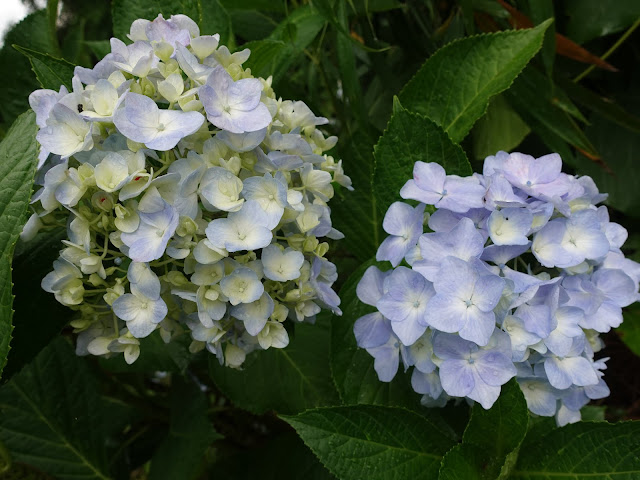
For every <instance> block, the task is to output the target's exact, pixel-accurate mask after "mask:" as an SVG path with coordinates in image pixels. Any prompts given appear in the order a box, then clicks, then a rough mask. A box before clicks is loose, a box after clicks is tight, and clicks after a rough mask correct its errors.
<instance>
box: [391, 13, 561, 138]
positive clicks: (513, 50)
mask: <svg viewBox="0 0 640 480" xmlns="http://www.w3.org/2000/svg"><path fill="white" fill-rule="evenodd" d="M550 24H551V22H550V21H546V22H543V23H542V24H540V25H539V26H538V27H536V28H532V29H527V30H510V31H504V32H498V33H492V34H485V35H478V36H474V37H468V38H464V39H462V40H459V41H455V42H452V43H450V44H448V45H446V46H445V47H443V48H441V49H440V50H438V51H437V52H436V53H435V54H434V55H433V56H431V57H430V58H429V59H428V60H427V61H426V62H425V63H424V65H422V67H421V68H420V70H419V71H418V73H416V75H415V76H414V77H413V78H412V79H411V80H410V81H409V83H407V85H406V86H405V87H404V89H403V90H402V92H401V93H400V101H401V102H402V104H403V105H404V106H405V107H406V108H408V109H409V110H412V111H413V110H415V111H417V112H419V113H421V114H423V115H426V116H427V117H429V118H430V119H431V120H433V121H434V122H436V123H437V124H438V125H440V126H441V127H442V128H443V129H444V130H445V131H446V132H447V133H448V134H449V136H450V137H451V139H452V140H453V141H454V142H459V141H460V140H462V139H463V138H464V137H465V136H466V134H467V133H468V132H469V130H470V129H471V127H472V126H473V124H474V123H475V122H476V120H477V119H478V118H480V117H481V116H482V115H483V114H484V112H485V110H486V108H487V104H488V102H489V99H490V98H491V97H492V96H494V95H496V94H498V93H500V92H501V91H503V90H505V89H507V88H509V86H510V85H511V83H512V82H513V80H514V79H515V78H516V77H517V76H518V74H519V73H520V72H521V71H522V69H523V68H524V67H525V65H526V64H527V63H528V62H529V60H531V58H533V56H534V55H535V54H536V52H537V51H538V50H539V49H540V47H541V46H542V40H543V38H544V32H545V30H546V29H547V27H548V26H549V25H550Z"/></svg>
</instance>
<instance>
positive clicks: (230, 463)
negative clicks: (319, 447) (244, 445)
mask: <svg viewBox="0 0 640 480" xmlns="http://www.w3.org/2000/svg"><path fill="white" fill-rule="evenodd" d="M210 478H211V480H218V479H220V478H228V479H236V478H237V479H240V478H259V479H260V480H286V479H294V478H299V479H304V480H331V479H335V477H334V476H333V475H331V474H330V473H329V471H328V470H327V469H326V468H324V467H323V466H322V464H321V463H320V462H319V461H318V459H317V458H316V456H315V455H314V454H313V453H312V452H311V450H309V449H308V448H307V447H306V446H305V444H304V443H302V440H300V437H298V436H297V435H296V434H295V433H294V432H285V433H283V434H280V435H278V436H277V437H275V438H273V437H269V439H268V441H266V442H264V443H263V444H260V445H258V446H257V447H256V448H251V449H249V450H247V451H242V452H240V453H237V454H234V455H230V456H226V457H223V458H221V459H220V461H219V462H216V463H215V464H214V465H213V467H212V468H211V475H210Z"/></svg>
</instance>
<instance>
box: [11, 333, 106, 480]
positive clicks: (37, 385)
mask: <svg viewBox="0 0 640 480" xmlns="http://www.w3.org/2000/svg"><path fill="white" fill-rule="evenodd" d="M97 392H98V385H97V382H96V381H95V380H94V378H93V377H92V376H91V374H90V373H89V370H88V367H87V364H86V363H85V362H84V361H82V360H81V359H79V358H78V357H76V355H75V354H74V352H73V349H72V347H71V345H69V343H68V342H67V341H66V340H65V339H64V338H61V337H58V338H57V339H56V340H54V341H53V342H52V343H51V344H50V345H49V346H48V347H47V348H46V349H44V350H43V351H42V352H40V354H39V355H38V356H37V357H36V358H35V360H34V361H33V362H32V363H30V364H29V365H28V366H26V367H25V368H24V369H23V370H22V371H21V372H20V373H19V374H17V375H15V376H14V377H13V378H12V379H11V381H10V382H8V383H7V384H6V385H4V386H3V387H2V388H0V440H1V441H2V442H4V444H5V445H6V446H7V448H8V449H9V451H10V452H11V455H12V456H13V458H14V459H15V460H16V461H18V462H21V463H26V464H28V465H32V466H34V467H36V468H38V469H40V470H42V471H44V472H47V473H48V474H50V475H53V476H55V477H56V478H59V479H62V480H73V479H78V478H86V479H98V480H108V479H109V473H108V470H107V456H106V442H105V436H106V435H105V427H106V425H108V424H109V423H112V421H113V419H112V418H111V417H109V422H107V418H106V417H105V412H104V411H103V406H104V404H103V403H102V402H103V401H102V399H101V397H100V396H99V395H98V393H97Z"/></svg>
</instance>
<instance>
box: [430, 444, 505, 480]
mask: <svg viewBox="0 0 640 480" xmlns="http://www.w3.org/2000/svg"><path fill="white" fill-rule="evenodd" d="M485 467H486V457H485V453H484V452H483V451H482V450H481V449H480V448H478V447H476V446H475V445H473V444H470V443H463V444H460V445H456V446H455V447H453V448H452V449H451V450H449V451H448V452H447V454H446V455H445V456H444V458H443V459H442V465H441V466H440V474H439V475H438V480H488V479H495V478H497V477H495V476H492V475H494V474H495V472H494V471H492V470H490V471H488V472H487V473H488V474H485V471H484V468H485Z"/></svg>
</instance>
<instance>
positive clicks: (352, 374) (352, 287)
mask: <svg viewBox="0 0 640 480" xmlns="http://www.w3.org/2000/svg"><path fill="white" fill-rule="evenodd" d="M371 265H377V266H378V267H379V268H381V269H383V270H384V269H386V268H388V265H383V264H381V263H376V262H375V261H369V262H366V263H365V264H363V265H362V266H361V267H360V268H359V269H358V270H356V271H355V272H354V273H353V274H352V275H351V276H350V277H349V279H348V280H347V282H346V283H345V284H344V286H343V287H342V289H341V290H340V298H341V300H342V311H343V314H342V316H340V317H338V316H334V317H333V320H332V328H331V372H332V374H333V379H334V381H335V384H336V386H337V388H338V392H339V393H340V397H341V398H342V401H343V402H344V403H346V404H357V403H364V404H376V405H396V406H403V407H408V408H412V409H413V408H419V400H420V395H418V394H417V393H415V392H414V391H413V389H412V388H411V384H410V382H409V377H408V375H406V374H405V373H404V372H402V371H399V372H398V373H397V374H396V376H395V378H394V379H393V381H391V382H381V381H380V380H378V375H377V374H376V371H375V370H374V368H373V357H372V356H371V355H369V353H367V351H366V350H364V349H362V348H358V346H357V345H356V338H355V336H354V334H353V324H354V323H355V322H356V320H357V319H358V318H360V317H361V316H363V315H366V314H367V313H371V312H372V311H375V308H374V307H370V306H369V305H365V304H364V303H362V302H361V301H360V300H358V297H357V296H356V287H357V285H358V282H359V281H360V279H361V278H362V275H363V274H364V272H365V270H366V269H367V268H368V267H369V266H371Z"/></svg>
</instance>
